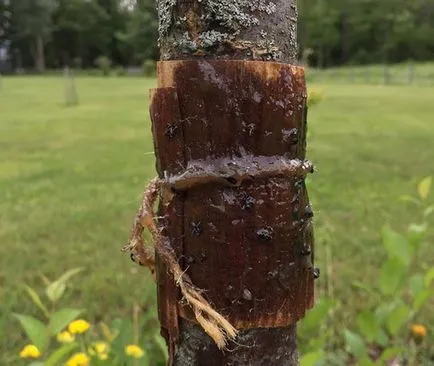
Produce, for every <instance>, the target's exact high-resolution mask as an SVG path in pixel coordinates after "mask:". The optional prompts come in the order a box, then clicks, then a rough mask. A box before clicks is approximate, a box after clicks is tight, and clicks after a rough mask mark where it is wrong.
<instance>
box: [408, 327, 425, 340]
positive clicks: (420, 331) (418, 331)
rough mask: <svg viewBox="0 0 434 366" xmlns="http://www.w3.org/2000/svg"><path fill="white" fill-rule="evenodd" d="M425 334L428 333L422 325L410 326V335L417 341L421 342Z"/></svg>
mask: <svg viewBox="0 0 434 366" xmlns="http://www.w3.org/2000/svg"><path fill="white" fill-rule="evenodd" d="M427 333H428V331H427V329H426V327H425V326H424V325H422V324H413V325H412V326H411V334H413V337H414V338H416V339H418V340H422V339H423V338H425V337H426V335H427Z"/></svg>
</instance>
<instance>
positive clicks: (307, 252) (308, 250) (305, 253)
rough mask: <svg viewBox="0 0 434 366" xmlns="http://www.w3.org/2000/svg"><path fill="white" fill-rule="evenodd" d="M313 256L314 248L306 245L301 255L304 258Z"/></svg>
mask: <svg viewBox="0 0 434 366" xmlns="http://www.w3.org/2000/svg"><path fill="white" fill-rule="evenodd" d="M311 254H312V248H311V246H310V245H306V246H305V247H304V248H303V249H302V250H301V255H303V256H308V255H311Z"/></svg>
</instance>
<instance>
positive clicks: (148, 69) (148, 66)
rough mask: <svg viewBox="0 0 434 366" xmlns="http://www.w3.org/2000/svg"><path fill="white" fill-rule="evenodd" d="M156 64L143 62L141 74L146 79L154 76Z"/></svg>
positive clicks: (151, 61)
mask: <svg viewBox="0 0 434 366" xmlns="http://www.w3.org/2000/svg"><path fill="white" fill-rule="evenodd" d="M155 73H156V64H155V61H153V60H145V61H143V74H144V75H145V76H147V77H151V76H155Z"/></svg>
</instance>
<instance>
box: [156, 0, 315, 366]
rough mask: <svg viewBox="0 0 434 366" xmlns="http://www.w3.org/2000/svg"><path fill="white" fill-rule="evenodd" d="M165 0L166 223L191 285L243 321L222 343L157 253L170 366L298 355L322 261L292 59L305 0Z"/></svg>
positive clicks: (160, 131) (159, 142) (300, 85)
mask: <svg viewBox="0 0 434 366" xmlns="http://www.w3.org/2000/svg"><path fill="white" fill-rule="evenodd" d="M157 3H158V9H159V16H160V47H161V59H162V60H165V61H162V62H160V63H159V66H158V88H157V89H155V90H153V91H152V93H151V98H152V105H151V118H152V123H153V133H154V142H155V150H156V155H157V170H158V173H159V177H160V179H161V180H162V181H164V182H165V185H166V191H167V189H169V190H170V191H171V194H170V195H168V194H161V195H160V207H159V214H158V216H159V217H160V220H159V223H158V224H159V228H160V231H161V235H162V236H163V237H164V238H166V239H167V243H168V245H170V247H171V250H172V251H173V256H174V258H176V260H177V261H178V263H179V265H180V268H182V270H183V271H185V273H186V275H188V278H189V280H191V283H192V285H194V287H195V288H197V289H200V290H201V292H202V295H203V296H204V297H205V298H206V300H207V301H208V302H209V304H210V305H211V306H212V307H213V309H214V310H216V311H217V312H218V313H220V314H221V315H223V316H224V317H225V318H226V319H227V320H228V321H229V322H230V323H231V324H232V325H233V326H235V327H236V328H237V329H239V330H240V333H239V335H238V337H237V339H236V340H235V341H234V342H231V343H230V344H229V346H228V350H227V351H225V352H222V351H221V350H219V348H218V347H217V345H216V344H215V342H214V341H213V340H212V339H211V338H210V336H209V335H210V332H209V331H204V330H203V329H202V327H201V326H199V325H198V323H200V324H202V323H201V321H200V317H201V316H202V315H201V314H200V313H199V314H198V313H197V312H195V311H192V307H191V304H189V303H187V302H186V301H185V299H183V296H182V295H181V292H180V290H179V288H178V287H177V283H176V281H174V280H173V276H172V275H171V273H170V272H171V269H170V268H169V267H168V264H167V261H165V260H164V258H162V257H161V256H159V254H158V250H157V258H156V259H157V283H158V301H159V316H160V321H161V326H162V334H163V335H164V336H165V338H166V340H167V342H168V345H169V353H170V363H171V364H173V365H211V366H212V365H297V364H298V355H297V347H296V340H295V332H296V322H297V321H298V320H299V319H300V318H302V317H303V316H304V314H305V312H306V310H307V309H309V308H310V307H311V306H312V305H313V277H314V270H313V265H312V261H313V238H312V228H311V217H312V209H311V207H310V205H309V200H308V195H307V192H306V189H305V184H304V178H305V176H306V174H308V173H310V172H312V169H313V168H312V165H311V164H310V163H309V162H307V161H305V151H306V150H305V148H306V109H307V107H306V89H305V81H304V73H303V70H302V69H301V68H298V67H294V66H290V65H288V64H290V63H295V57H296V53H297V49H296V41H295V39H296V6H295V1H293V0H276V1H264V0H252V1H249V0H193V1H192V0H189V1H187V0H164V1H163V0H159V1H157ZM169 60H172V61H169ZM246 60H249V61H246ZM254 60H255V61H256V62H252V61H254ZM262 61H268V62H262Z"/></svg>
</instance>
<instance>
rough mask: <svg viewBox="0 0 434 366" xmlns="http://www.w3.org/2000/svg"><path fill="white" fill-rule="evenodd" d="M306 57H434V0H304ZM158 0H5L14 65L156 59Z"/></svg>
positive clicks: (335, 60) (325, 61)
mask: <svg viewBox="0 0 434 366" xmlns="http://www.w3.org/2000/svg"><path fill="white" fill-rule="evenodd" d="M298 3H299V16H300V21H299V25H300V26H299V45H300V58H301V57H302V56H303V55H304V56H305V59H308V60H309V62H310V63H311V64H313V65H315V66H319V67H328V66H334V65H341V64H363V63H378V62H387V63H392V62H399V61H404V60H408V59H413V60H429V59H433V58H434V43H433V42H432V39H434V25H433V19H434V0H334V1H326V0H299V2H298ZM155 8H156V7H155V0H13V1H8V0H0V10H1V11H0V42H4V41H5V40H6V41H8V42H10V43H11V49H10V54H11V55H12V58H13V64H14V66H15V67H32V68H35V69H36V70H39V71H43V70H44V68H45V67H48V68H57V67H62V66H64V65H71V66H76V67H94V62H95V60H96V59H97V58H98V57H100V56H105V57H108V58H110V60H112V62H113V64H116V65H120V66H128V65H140V64H141V63H142V62H143V61H144V60H146V59H157V58H158V48H157V38H158V34H157V33H158V17H157V12H156V10H155Z"/></svg>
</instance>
